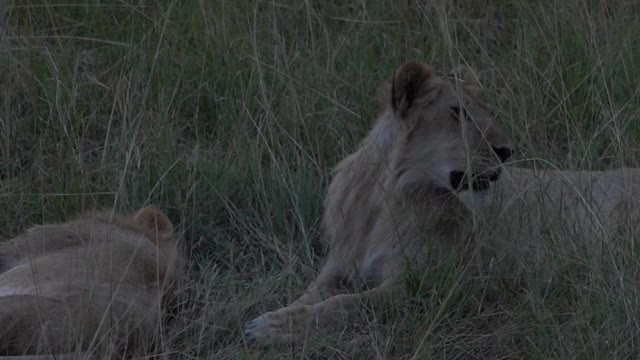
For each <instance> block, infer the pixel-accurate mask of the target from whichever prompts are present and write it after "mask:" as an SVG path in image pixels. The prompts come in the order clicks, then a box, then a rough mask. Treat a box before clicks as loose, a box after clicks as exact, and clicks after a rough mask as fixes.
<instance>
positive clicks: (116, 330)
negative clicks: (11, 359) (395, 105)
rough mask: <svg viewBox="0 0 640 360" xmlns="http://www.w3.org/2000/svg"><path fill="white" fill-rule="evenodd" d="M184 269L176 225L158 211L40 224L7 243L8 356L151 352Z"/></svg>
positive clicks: (3, 261) (3, 262)
mask: <svg viewBox="0 0 640 360" xmlns="http://www.w3.org/2000/svg"><path fill="white" fill-rule="evenodd" d="M183 265H184V259H183V258H182V256H181V255H180V251H179V249H178V242H177V239H176V237H175V236H174V234H173V225H172V224H171V222H170V221H169V219H168V218H167V217H166V215H165V214H163V213H162V212H161V211H160V210H157V209H155V208H151V207H147V208H143V209H141V210H140V211H138V212H137V213H136V214H135V215H134V216H120V215H117V214H115V215H112V214H110V213H109V212H104V213H92V214H88V215H86V216H83V217H82V218H78V219H76V220H72V221H69V222H67V223H63V224H57V225H41V226H35V227H33V228H31V229H29V230H28V231H27V232H26V233H24V234H22V235H20V236H18V237H16V238H14V239H12V240H9V241H7V242H4V243H0V324H2V327H1V328H0V356H2V355H33V354H60V353H65V352H75V351H83V352H86V353H87V354H91V353H92V352H94V351H97V352H98V353H97V354H99V355H100V356H105V355H106V354H107V352H108V353H113V354H114V356H117V354H118V353H119V351H121V350H123V349H126V350H127V351H128V352H131V351H135V349H136V348H138V349H140V348H143V347H145V346H148V345H149V342H150V341H151V340H152V338H153V336H154V334H155V332H156V331H157V328H158V325H159V321H160V318H161V312H162V306H163V304H164V303H165V300H166V299H168V298H170V297H171V292H172V291H173V290H174V289H175V287H176V286H177V285H178V284H179V282H180V281H181V279H182V278H183V275H184V274H183Z"/></svg>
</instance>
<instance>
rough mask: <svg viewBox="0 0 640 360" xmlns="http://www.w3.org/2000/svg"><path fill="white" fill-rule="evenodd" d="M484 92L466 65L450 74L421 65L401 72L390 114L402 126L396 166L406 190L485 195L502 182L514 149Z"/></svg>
mask: <svg viewBox="0 0 640 360" xmlns="http://www.w3.org/2000/svg"><path fill="white" fill-rule="evenodd" d="M479 91H480V85H479V83H478V82H477V80H476V78H475V76H474V74H473V73H472V72H471V71H470V70H469V69H468V68H466V67H458V68H457V69H456V70H455V71H454V72H453V73H452V74H451V75H449V76H439V75H436V74H435V72H434V70H433V68H431V67H430V66H428V65H424V64H419V63H407V64H404V65H402V66H401V67H400V68H399V69H398V70H397V71H396V73H395V75H394V78H393V81H392V84H391V102H390V113H391V114H392V117H394V118H395V119H392V121H395V122H397V123H400V126H398V127H396V129H397V132H398V133H397V134H396V142H395V145H396V146H395V147H394V150H393V153H392V155H391V156H392V158H391V166H392V171H393V175H394V178H395V181H396V186H397V187H399V188H400V190H401V191H403V192H407V191H408V192H414V191H416V190H421V191H425V190H428V191H431V192H435V193H437V194H460V193H461V192H465V191H466V190H469V191H466V192H472V193H474V194H481V193H486V190H488V189H489V188H490V184H491V182H493V181H495V180H497V179H498V177H499V176H500V169H501V165H502V163H503V162H504V161H506V160H507V159H508V158H509V157H510V156H511V153H512V146H511V142H510V140H509V138H508V137H507V135H506V133H505V130H504V129H503V126H502V124H501V122H500V121H499V120H498V119H497V118H496V117H495V116H494V114H493V113H492V112H491V111H490V110H489V108H488V107H487V106H486V105H485V104H484V103H483V102H482V100H481V99H480V97H479Z"/></svg>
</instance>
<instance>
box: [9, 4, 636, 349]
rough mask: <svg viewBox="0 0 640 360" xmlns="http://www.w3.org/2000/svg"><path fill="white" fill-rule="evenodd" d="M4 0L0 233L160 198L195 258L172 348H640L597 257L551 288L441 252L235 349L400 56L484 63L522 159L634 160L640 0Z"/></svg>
mask: <svg viewBox="0 0 640 360" xmlns="http://www.w3.org/2000/svg"><path fill="white" fill-rule="evenodd" d="M0 14H1V15H2V16H1V18H0V25H1V27H0V224H2V226H0V236H1V237H2V238H10V237H12V236H14V235H16V234H17V233H19V232H20V231H21V230H23V229H25V228H26V227H28V226H30V225H31V224H34V223H41V222H53V221H60V220H64V219H67V218H68V217H70V216H72V215H74V214H76V213H78V212H82V211H85V210H87V209H90V208H93V207H106V208H113V209H115V210H118V211H123V212H127V211H131V210H133V209H135V208H138V207H140V206H142V205H145V204H149V203H153V204H156V205H158V206H160V207H162V208H163V209H165V210H166V211H167V212H168V214H169V216H170V217H171V219H172V220H173V221H174V222H175V223H176V224H177V225H178V227H179V228H180V229H181V231H182V232H183V234H184V240H185V248H187V249H188V252H189V254H190V257H191V260H192V263H193V266H192V268H193V271H192V281H191V283H190V284H189V286H188V287H187V288H186V289H184V291H183V296H182V299H183V301H182V302H181V304H182V305H181V306H180V309H178V311H177V313H176V314H174V315H172V316H168V320H171V321H168V322H167V324H168V325H167V328H166V329H165V330H166V331H165V333H166V336H165V338H164V340H163V342H162V345H161V347H160V350H159V351H160V353H161V354H162V355H165V356H166V357H167V358H201V357H207V358H212V359H225V358H261V359H265V358H273V359H280V358H314V359H315V358H331V359H334V358H335V359H337V358H366V359H370V358H379V359H391V358H393V359H396V358H407V359H410V358H420V359H422V358H447V359H449V358H464V359H467V358H493V359H497V358H517V359H520V358H528V359H563V358H581V359H585V358H590V359H601V358H604V357H609V358H632V357H636V356H638V355H639V354H640V351H638V349H639V346H640V345H639V344H638V343H639V341H640V337H639V336H638V333H639V332H640V326H639V325H638V323H637V322H638V319H639V317H638V316H637V315H638V314H637V310H636V309H637V308H638V300H637V298H636V297H634V296H636V295H638V292H632V293H631V294H625V295H624V296H622V295H620V294H619V293H618V292H617V290H616V289H615V286H613V285H612V284H610V283H607V282H604V281H591V280H593V279H589V278H588V277H587V276H585V273H587V272H588V270H589V269H588V268H589V264H586V265H585V264H583V265H582V267H581V266H580V265H575V267H574V268H571V267H568V268H567V269H566V271H564V272H563V274H562V279H560V281H558V282H557V285H556V286H554V287H553V288H551V289H547V290H545V291H537V290H536V289H534V288H533V287H535V284H534V282H528V281H524V285H523V286H521V287H516V288H514V287H513V286H510V285H505V284H502V283H500V282H499V281H494V280H491V281H490V280H489V279H478V278H467V277H464V276H461V273H460V271H461V270H460V269H457V268H455V267H452V268H449V269H443V270H442V271H439V272H435V273H433V274H428V275H426V276H427V277H428V279H426V280H427V281H428V283H429V287H428V288H427V289H424V290H422V291H417V292H416V294H415V295H414V296H411V297H409V298H406V299H405V298H397V299H388V301H386V302H385V306H382V307H381V308H377V309H375V311H369V312H367V316H364V317H363V321H362V323H359V324H354V325H353V326H351V327H349V328H348V329H345V331H344V332H339V333H336V334H334V335H332V336H328V337H324V338H320V339H315V340H310V341H308V342H307V343H305V344H304V345H299V346H295V347H294V346H291V347H274V348H269V349H262V350H254V349H247V348H246V347H245V344H244V343H243V341H242V338H241V331H240V330H241V326H242V323H243V322H244V321H246V320H248V319H251V318H253V317H255V316H256V315H257V314H259V313H261V312H263V311H266V310H272V309H275V308H277V307H279V306H280V305H283V304H285V303H287V302H289V301H291V300H292V299H294V298H295V297H296V296H298V295H299V294H300V293H301V291H302V290H303V289H304V288H305V286H306V284H307V283H308V282H309V281H310V280H311V279H312V278H313V277H314V276H315V274H316V271H317V270H318V267H319V265H320V264H321V261H322V257H323V254H324V253H325V249H323V247H322V246H321V245H320V244H321V242H320V241H319V237H320V236H321V235H320V233H319V219H320V210H321V200H322V196H323V191H324V188H325V186H326V185H327V182H328V180H329V176H330V170H331V168H332V166H333V165H335V164H336V163H337V162H338V161H339V160H340V159H341V158H343V157H344V156H345V155H346V154H348V153H349V152H351V151H353V150H354V149H355V146H356V145H357V143H358V142H359V140H360V139H361V138H362V137H363V135H364V134H365V133H366V131H367V130H368V129H369V126H370V124H371V122H372V120H373V119H374V117H375V115H376V112H377V110H378V109H377V105H376V102H375V100H374V97H375V94H376V90H377V88H378V87H379V85H380V84H381V83H382V81H383V80H385V79H389V78H390V76H391V75H392V73H393V71H394V70H395V68H396V67H397V66H399V65H400V64H401V63H403V62H404V61H408V60H420V61H424V62H428V63H431V64H433V65H434V66H436V67H437V68H438V69H440V70H443V71H446V70H448V69H449V68H451V67H453V66H454V65H456V64H458V63H468V64H470V65H472V66H473V67H475V68H476V69H478V71H479V74H480V77H481V80H482V82H483V84H484V85H485V86H486V98H487V101H488V102H489V103H491V104H492V105H493V106H494V107H495V109H496V110H497V113H498V114H499V116H500V117H501V118H502V119H503V121H504V122H505V123H506V125H507V127H508V128H509V131H510V134H511V135H512V137H513V139H514V140H515V143H516V145H517V150H518V152H517V154H516V157H517V159H518V160H520V161H521V163H522V164H523V166H527V165H530V164H531V162H530V160H536V159H543V160H545V161H544V162H537V165H538V166H542V167H555V166H558V167H562V168H583V169H606V168H610V167H614V166H637V165H638V164H639V162H638V158H639V157H640V156H638V155H639V152H638V146H639V145H640V119H639V115H640V101H639V100H640V99H639V95H638V92H639V87H638V75H640V67H638V66H637V63H636V61H637V59H639V58H640V46H639V43H638V39H639V38H640V17H639V14H640V6H639V5H638V4H636V2H634V1H632V0H613V1H606V2H604V1H590V0H568V1H555V2H541V1H525V0H507V1H495V0H482V1H474V0H462V1H456V2H446V1H433V2H421V1H353V2H348V1H346V2H345V1H339V0H331V1H289V0H282V1H245V0H240V1H225V0H217V1H206V0H188V1H178V0H158V1H152V2H148V1H86V0H82V1H74V2H59V1H50V0H43V1H35V0H33V1H21V0H13V1H11V0H6V1H4V2H0ZM620 256H622V258H623V260H624V261H626V267H625V269H626V270H627V271H629V272H632V273H636V272H638V271H640V266H639V265H637V263H638V262H637V261H633V258H631V257H628V258H625V257H624V256H625V254H621V255H620ZM629 256H630V255H629ZM621 261H622V260H621ZM627 288H629V289H633V287H632V286H627ZM629 291H630V290H629ZM541 294H542V295H541Z"/></svg>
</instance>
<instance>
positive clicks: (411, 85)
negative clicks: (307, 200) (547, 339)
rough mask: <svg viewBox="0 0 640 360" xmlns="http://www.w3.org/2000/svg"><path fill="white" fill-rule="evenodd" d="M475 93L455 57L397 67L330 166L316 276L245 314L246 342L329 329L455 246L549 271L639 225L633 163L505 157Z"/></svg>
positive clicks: (639, 184)
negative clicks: (368, 120) (443, 66)
mask: <svg viewBox="0 0 640 360" xmlns="http://www.w3.org/2000/svg"><path fill="white" fill-rule="evenodd" d="M479 91H480V85H479V83H478V82H477V81H476V78H475V76H474V75H473V74H472V73H471V72H470V71H469V70H468V69H466V68H464V67H461V68H459V69H457V71H456V72H455V73H454V74H453V75H451V76H438V75H436V74H435V72H434V71H433V69H432V68H431V67H429V66H427V65H424V64H418V63H407V64H404V65H403V66H401V67H400V68H399V69H398V70H397V71H396V73H395V76H394V78H393V80H392V83H391V86H387V87H386V88H385V92H384V99H383V101H384V104H383V106H384V107H383V110H382V113H381V114H380V115H379V117H378V120H377V122H376V124H375V126H374V127H373V129H372V130H371V132H370V133H369V134H368V136H367V137H366V139H364V141H363V142H362V144H361V145H360V147H359V148H358V150H357V151H356V152H355V153H353V154H351V155H349V156H348V157H346V158H345V159H344V160H342V161H341V162H340V163H339V164H338V166H337V167H336V169H335V174H334V177H333V181H332V182H331V184H330V186H329V189H328V192H327V195H326V198H325V202H324V215H323V230H324V233H325V239H326V241H327V242H328V245H329V248H330V250H329V254H328V256H327V259H326V262H325V264H324V266H323V268H322V270H321V271H320V274H319V275H318V277H317V279H316V280H315V281H314V282H313V283H312V284H310V285H309V287H308V288H307V290H306V291H305V292H304V294H303V295H302V296H301V297H300V298H299V299H298V300H296V301H294V302H293V303H292V304H290V305H289V306H287V307H284V308H282V309H279V310H276V311H273V312H268V313H265V314H263V315H261V316H259V317H258V318H256V319H254V320H252V321H249V322H248V323H247V324H246V326H245V332H244V337H245V340H246V341H247V342H248V343H250V344H253V343H260V344H268V343H279V342H289V341H295V340H300V339H303V338H305V337H308V336H310V335H314V334H318V333H322V332H327V331H329V330H330V329H335V328H336V327H338V326H341V325H343V324H344V323H345V322H346V319H348V318H349V316H348V315H350V314H353V313H356V312H357V311H358V310H360V309H362V308H364V307H365V306H364V304H365V303H366V302H371V301H375V300H377V299H379V298H380V295H384V294H385V293H389V292H391V291H396V290H397V289H398V288H400V291H402V290H401V289H402V282H401V281H399V278H400V277H401V275H402V274H403V272H404V271H406V270H407V269H411V270H414V271H418V273H419V272H424V271H428V270H429V269H430V268H431V269H433V268H434V267H435V266H437V263H438V261H441V260H442V259H444V258H446V257H447V256H444V255H446V254H451V253H452V251H453V252H456V253H458V254H466V255H463V257H464V258H465V259H466V260H464V262H465V263H466V264H468V265H471V264H474V263H475V264H478V265H479V266H478V267H476V268H479V269H480V271H482V266H483V264H486V263H487V262H488V261H487V257H489V258H490V259H491V263H492V266H494V265H496V264H502V265H503V271H504V272H505V273H508V274H509V275H510V276H517V274H518V272H517V271H520V270H523V269H524V270H531V269H536V270H535V272H536V276H540V277H541V278H545V279H549V278H550V276H551V274H550V271H551V269H552V268H553V266H556V265H557V264H554V262H555V261H557V260H558V259H559V258H562V253H563V252H569V251H574V252H576V251H577V253H578V254H580V255H581V256H601V255H602V253H603V250H604V249H606V245H607V244H610V242H611V241H612V240H613V239H614V238H615V237H616V236H618V237H620V236H619V235H620V234H624V233H625V232H626V231H628V230H629V228H628V227H626V226H621V225H624V224H637V221H638V217H637V211H636V210H635V209H637V208H638V206H637V204H635V203H634V202H633V200H632V198H633V197H632V195H634V194H636V193H640V173H639V172H638V170H633V169H620V170H615V171H610V172H573V171H535V170H528V169H521V168H515V167H509V166H503V163H504V162H505V161H507V160H508V159H509V158H510V156H511V154H512V151H513V146H512V144H511V141H510V139H509V138H508V137H507V135H506V132H505V130H504V129H503V126H502V124H501V123H500V121H499V120H498V119H496V118H495V116H494V115H493V113H492V112H491V111H490V110H489V109H488V107H487V106H486V105H485V104H484V103H483V102H482V100H480V97H479ZM632 210H633V211H632ZM623 237H624V236H623ZM573 240H575V242H574V241H573ZM549 249H550V250H551V251H552V252H553V254H555V255H556V256H554V257H553V256H549V254H550V253H549V251H546V250H549ZM478 255H481V256H478ZM474 259H481V260H483V261H479V262H475V261H474ZM471 267H473V266H469V268H471Z"/></svg>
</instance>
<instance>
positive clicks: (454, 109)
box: [449, 106, 466, 121]
mask: <svg viewBox="0 0 640 360" xmlns="http://www.w3.org/2000/svg"><path fill="white" fill-rule="evenodd" d="M449 111H451V114H452V115H453V117H454V118H455V119H456V120H458V121H459V120H460V116H463V115H466V113H463V112H464V110H463V109H460V107H459V106H452V107H450V108H449ZM465 117H466V116H465Z"/></svg>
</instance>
